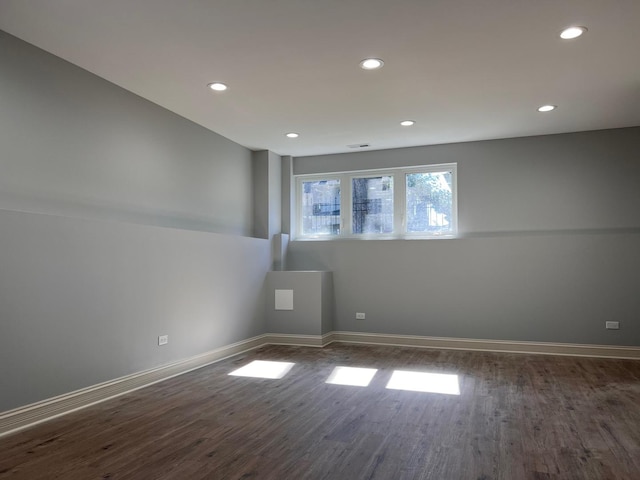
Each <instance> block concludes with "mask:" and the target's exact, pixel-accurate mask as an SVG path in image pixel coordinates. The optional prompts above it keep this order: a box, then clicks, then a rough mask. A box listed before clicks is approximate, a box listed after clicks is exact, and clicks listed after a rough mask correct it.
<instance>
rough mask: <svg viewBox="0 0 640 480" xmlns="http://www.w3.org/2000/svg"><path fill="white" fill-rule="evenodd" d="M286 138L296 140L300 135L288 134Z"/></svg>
mask: <svg viewBox="0 0 640 480" xmlns="http://www.w3.org/2000/svg"><path fill="white" fill-rule="evenodd" d="M286 136H287V137H289V138H298V137H299V136H300V135H299V134H297V133H295V132H289V133H287V135H286Z"/></svg>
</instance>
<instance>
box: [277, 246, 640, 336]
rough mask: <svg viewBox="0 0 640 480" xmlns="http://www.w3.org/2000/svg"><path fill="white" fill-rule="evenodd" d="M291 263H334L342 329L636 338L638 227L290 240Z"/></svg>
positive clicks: (331, 265)
mask: <svg viewBox="0 0 640 480" xmlns="http://www.w3.org/2000/svg"><path fill="white" fill-rule="evenodd" d="M288 262H289V268H292V269H305V268H308V269H313V268H316V269H327V270H333V282H334V289H335V295H336V297H335V301H336V318H335V324H334V327H335V330H339V331H354V332H373V333H394V334H406V335H425V336H436V337H458V338H477V339H495V340H522V341H541V342H561V343H585V344H605V345H636V346H637V345H640V316H639V314H638V312H640V295H639V292H638V288H639V286H640V234H636V235H630V234H611V235H607V234H584V235H566V234H558V235H530V236H504V237H488V238H467V239H456V240H424V241H423V240H405V241H402V240H389V241H383V240H381V241H357V240H354V241H348V240H345V241H333V242H331V241H329V242H292V243H290V244H289V259H288ZM356 312H364V313H366V320H355V314H356ZM607 320H617V321H619V322H620V326H621V328H620V330H605V321H607Z"/></svg>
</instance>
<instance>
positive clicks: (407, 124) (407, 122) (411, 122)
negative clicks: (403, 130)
mask: <svg viewBox="0 0 640 480" xmlns="http://www.w3.org/2000/svg"><path fill="white" fill-rule="evenodd" d="M415 124H416V122H415V120H403V121H402V122H400V125H402V126H403V127H410V126H411V125H415Z"/></svg>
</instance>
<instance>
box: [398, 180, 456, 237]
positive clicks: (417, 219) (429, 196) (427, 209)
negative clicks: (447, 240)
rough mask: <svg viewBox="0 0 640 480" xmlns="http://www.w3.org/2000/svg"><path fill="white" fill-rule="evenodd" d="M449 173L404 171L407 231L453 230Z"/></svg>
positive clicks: (433, 231) (430, 232) (444, 231)
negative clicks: (405, 173) (406, 172)
mask: <svg viewBox="0 0 640 480" xmlns="http://www.w3.org/2000/svg"><path fill="white" fill-rule="evenodd" d="M451 177H452V175H451V172H431V173H409V174H407V176H406V179H407V232H408V233H415V232H421V233H427V234H429V235H441V234H447V233H452V232H453V217H452V216H451V215H452V210H453V195H452V190H451V185H452V180H451Z"/></svg>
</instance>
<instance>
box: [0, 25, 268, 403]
mask: <svg viewBox="0 0 640 480" xmlns="http://www.w3.org/2000/svg"><path fill="white" fill-rule="evenodd" d="M252 200H253V195H252V171H251V152H250V151H249V150H248V149H246V148H244V147H241V146H240V145H237V144H235V143H233V142H231V141H229V140H227V139H225V138H223V137H221V136H219V135H217V134H215V133H213V132H210V131H208V130H206V129H203V128H201V127H199V126H197V125H195V124H193V123H191V122H189V121H187V120H185V119H183V118H181V117H178V116H176V115H174V114H172V113H170V112H168V111H166V110H164V109H162V108H160V107H158V106H156V105H154V104H151V103H149V102H146V101H145V100H143V99H141V98H139V97H137V96H135V95H133V94H131V93H129V92H126V91H124V90H122V89H120V88H118V87H116V86H114V85H113V84H110V83H108V82H106V81H104V80H101V79H100V78H98V77H96V76H94V75H92V74H90V73H88V72H86V71H83V70H81V69H79V68H77V67H74V66H73V65H70V64H69V63H67V62H64V61H62V60H60V59H58V58H56V57H54V56H52V55H49V54H47V53H44V52H42V51H41V50H38V49H36V48H34V47H32V46H30V45H28V44H25V43H23V42H21V41H19V40H17V39H15V38H13V37H11V36H9V35H6V34H4V33H2V32H0V364H1V365H2V368H0V385H1V389H0V411H3V410H7V409H11V408H15V407H18V406H21V405H24V404H28V403H32V402H35V401H39V400H42V399H45V398H49V397H52V396H55V395H59V394H62V393H66V392H69V391H72V390H75V389H78V388H82V387H86V386H89V385H93V384H96V383H99V382H103V381H107V380H111V379H114V378H117V377H120V376H122V375H126V374H130V373H133V372H138V371H140V370H144V369H147V368H152V367H156V366H159V365H162V364H166V363H169V362H173V361H176V360H179V359H182V358H186V357H190V356H193V355H197V354H200V353H204V352H207V351H210V350H212V349H215V348H217V347H220V346H223V345H228V344H230V343H233V342H236V341H239V340H242V339H246V338H248V337H251V336H255V335H258V334H261V333H264V331H265V320H264V278H265V275H266V272H267V271H268V269H269V267H270V262H271V259H270V254H271V246H270V243H269V242H268V241H266V240H261V239H254V238H249V237H247V236H246V235H250V234H251V231H252V228H253V225H252V223H253V222H252V213H253V211H252V210H253V209H252V207H253V205H252ZM278 208H279V206H278ZM159 225H163V226H169V227H175V228H165V227H161V226H159ZM197 230H201V231H197ZM211 232H216V233H211ZM163 334H168V335H169V344H168V345H166V346H163V347H158V345H157V337H158V335H163Z"/></svg>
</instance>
